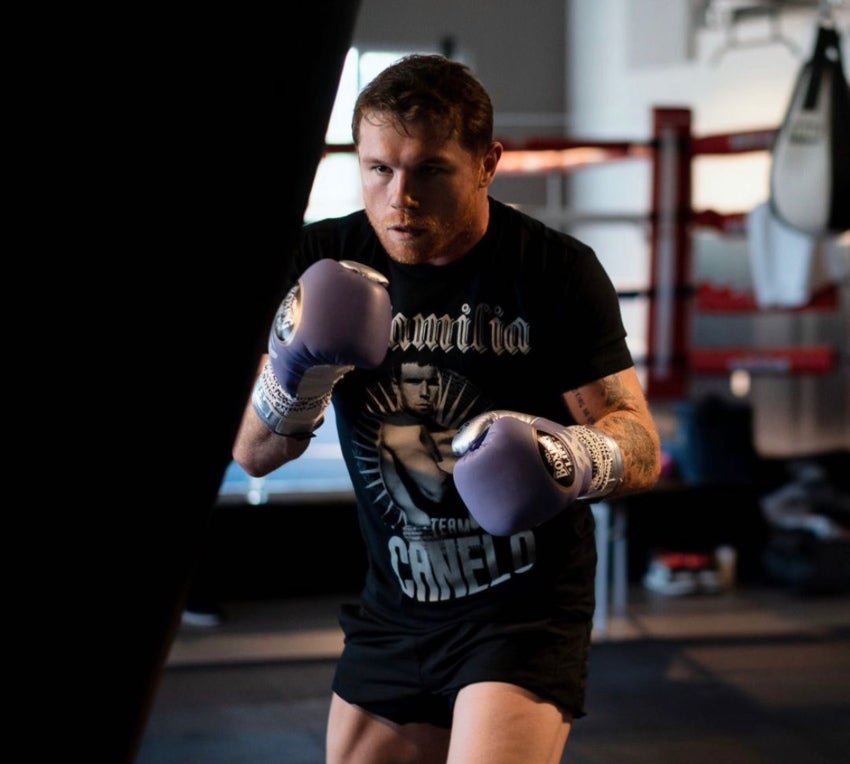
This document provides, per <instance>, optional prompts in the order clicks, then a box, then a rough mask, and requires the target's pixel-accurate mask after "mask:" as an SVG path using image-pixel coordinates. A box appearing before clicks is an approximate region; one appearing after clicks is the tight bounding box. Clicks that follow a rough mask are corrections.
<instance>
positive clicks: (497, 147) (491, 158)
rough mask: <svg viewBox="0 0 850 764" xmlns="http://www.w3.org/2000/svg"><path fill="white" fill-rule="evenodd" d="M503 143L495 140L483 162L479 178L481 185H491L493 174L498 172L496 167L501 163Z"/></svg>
mask: <svg viewBox="0 0 850 764" xmlns="http://www.w3.org/2000/svg"><path fill="white" fill-rule="evenodd" d="M502 150H503V149H502V144H501V143H499V142H498V141H494V142H493V143H492V145H491V146H490V148H489V149H488V150H487V153H486V154H485V155H484V159H483V161H482V163H481V177H480V178H479V180H478V183H479V185H480V186H482V187H484V186H489V185H490V184H491V183H492V182H493V176H495V174H496V167H497V166H498V165H499V160H500V159H501V158H502Z"/></svg>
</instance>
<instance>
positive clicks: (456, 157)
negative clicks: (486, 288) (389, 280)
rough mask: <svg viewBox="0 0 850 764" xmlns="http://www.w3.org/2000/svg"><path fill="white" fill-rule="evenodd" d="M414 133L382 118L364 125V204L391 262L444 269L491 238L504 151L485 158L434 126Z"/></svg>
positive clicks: (493, 151) (361, 146) (360, 150)
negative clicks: (494, 190)
mask: <svg viewBox="0 0 850 764" xmlns="http://www.w3.org/2000/svg"><path fill="white" fill-rule="evenodd" d="M410 133H411V134H410V135H406V134H403V133H401V132H399V130H398V129H397V128H396V126H395V125H394V124H393V123H392V122H391V121H390V120H388V119H383V118H382V115H380V114H374V113H372V114H367V115H366V117H365V118H364V119H363V120H362V121H361V123H360V143H359V145H358V149H357V153H358V157H359V162H360V175H361V183H362V189H363V203H364V206H365V209H366V213H367V215H368V216H369V221H370V222H371V224H372V226H373V228H374V229H375V233H376V234H377V236H378V239H379V240H380V242H381V244H382V245H383V247H384V249H385V250H386V251H387V253H388V254H389V255H390V257H392V258H393V259H394V260H397V261H398V262H401V263H411V264H418V263H431V264H433V265H443V264H445V263H449V262H452V261H453V260H456V259H457V258H459V257H461V256H462V255H464V254H466V252H467V251H469V249H470V248H471V247H472V245H474V244H475V243H476V242H477V241H478V239H479V238H480V237H481V236H482V235H483V234H484V231H485V230H486V227H487V219H488V217H487V216H488V201H487V187H488V186H489V185H490V182H491V181H492V178H493V173H494V172H495V169H496V164H497V163H498V156H499V152H500V150H501V147H498V148H494V149H491V151H490V152H488V155H487V156H485V157H483V158H481V157H476V156H474V155H472V154H470V153H469V152H468V151H467V150H466V149H464V148H463V147H462V146H461V145H460V144H459V143H458V141H457V139H456V138H451V139H449V140H448V141H446V140H444V139H443V138H442V137H437V136H436V135H435V134H434V132H433V131H431V130H429V129H428V126H427V125H421V124H420V125H414V126H412V128H411V130H410ZM496 146H498V144H496Z"/></svg>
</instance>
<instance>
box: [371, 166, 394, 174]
mask: <svg viewBox="0 0 850 764" xmlns="http://www.w3.org/2000/svg"><path fill="white" fill-rule="evenodd" d="M372 169H373V170H374V171H375V172H376V173H378V175H389V174H390V173H391V172H392V170H390V168H389V167H387V166H386V165H385V164H379V165H375V167H373V168H372Z"/></svg>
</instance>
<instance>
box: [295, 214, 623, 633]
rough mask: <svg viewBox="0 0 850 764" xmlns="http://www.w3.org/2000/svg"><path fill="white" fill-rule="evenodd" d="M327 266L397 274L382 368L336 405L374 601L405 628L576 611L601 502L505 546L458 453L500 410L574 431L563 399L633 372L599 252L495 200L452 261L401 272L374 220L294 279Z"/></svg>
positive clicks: (350, 227)
mask: <svg viewBox="0 0 850 764" xmlns="http://www.w3.org/2000/svg"><path fill="white" fill-rule="evenodd" d="M321 258H333V259H336V260H354V261H357V262H361V263H364V264H366V265H369V266H371V267H372V268H375V269H376V270H378V271H380V272H381V273H383V274H385V275H386V276H387V278H388V279H389V293H390V298H391V301H392V307H393V310H392V313H393V327H392V335H391V340H390V348H389V352H388V354H387V357H386V359H385V361H384V363H383V364H382V366H381V367H380V368H378V369H376V370H373V371H362V370H355V371H353V372H350V373H349V374H347V375H346V376H345V377H344V378H343V379H342V380H341V381H340V382H339V383H338V384H337V386H336V388H335V390H334V396H333V405H334V410H335V414H336V420H337V427H338V430H339V436H340V445H341V448H342V451H343V455H344V457H345V461H346V464H347V466H348V469H349V472H350V474H351V480H352V484H353V486H354V490H355V494H356V497H357V504H358V513H359V521H360V527H361V529H362V533H363V538H364V540H365V543H366V547H367V553H368V559H369V568H368V573H367V580H366V582H365V587H364V590H363V602H364V604H365V605H366V606H367V607H369V608H370V609H371V610H373V611H374V612H376V613H377V614H378V615H381V616H382V617H385V618H387V619H388V620H390V621H391V622H394V623H398V624H399V625H402V626H404V625H407V624H415V623H416V622H418V621H422V620H424V621H428V622H433V621H443V620H446V621H448V620H452V619H457V618H467V619H469V618H472V619H479V618H480V619H496V620H510V619H511V618H512V616H513V615H515V614H516V612H517V611H518V610H522V611H523V612H526V613H537V612H539V613H541V614H545V613H547V612H550V609H551V608H552V607H553V606H557V607H561V608H563V607H569V602H568V600H569V597H570V592H571V591H577V589H576V588H575V587H576V585H577V583H578V582H577V581H575V580H573V578H574V576H575V571H572V569H571V566H570V549H571V547H574V546H575V545H576V544H579V543H582V539H586V537H587V535H588V534H589V533H590V532H591V531H592V528H593V523H592V518H591V516H590V512H589V508H588V507H587V506H586V505H585V504H584V503H583V502H577V503H576V504H575V505H573V507H570V508H569V509H568V510H567V511H565V512H563V513H561V514H560V515H558V516H557V517H555V518H554V519H553V520H550V521H548V522H547V523H545V524H544V525H542V526H540V527H538V528H536V529H534V530H531V531H526V532H523V533H518V534H514V535H513V536H511V537H494V536H491V535H490V534H487V533H485V532H484V531H483V530H482V529H481V528H479V527H478V526H477V524H476V523H475V521H474V520H473V519H472V518H471V517H470V516H469V513H468V512H467V511H466V509H465V507H464V505H463V503H462V501H461V500H460V498H459V496H458V495H457V492H456V491H455V489H454V483H453V479H452V477H451V473H452V469H453V466H454V461H455V458H454V457H453V456H452V455H451V450H450V443H451V436H452V435H453V434H454V433H455V432H456V431H457V429H458V427H460V425H461V424H462V423H463V422H465V421H466V420H468V419H470V418H471V417H473V416H475V415H476V414H479V413H481V412H483V411H487V410H490V409H509V410H513V411H520V412H523V413H528V414H534V415H537V416H544V417H547V418H549V419H553V420H555V421H558V422H563V423H564V424H565V425H569V424H573V423H574V422H573V420H572V418H571V416H570V414H569V412H568V410H567V408H566V406H565V405H564V402H563V393H564V392H565V391H567V390H571V389H574V388H576V387H578V386H580V385H582V384H585V383H588V382H591V381H592V380H594V379H598V378H600V377H603V376H606V375H609V374H614V373H616V372H618V371H621V370H623V369H625V368H628V367H629V366H631V365H632V359H631V355H630V353H629V350H628V347H627V345H626V341H625V337H626V332H625V329H624V327H623V323H622V318H621V315H620V308H619V302H618V298H617V295H616V292H615V290H614V288H613V286H612V284H611V281H610V279H609V277H608V275H607V274H606V273H605V271H604V269H603V268H602V266H601V264H600V263H599V261H598V259H597V257H596V255H595V253H594V252H593V250H592V249H590V248H589V247H588V246H586V245H585V244H583V243H581V242H580V241H578V240H576V239H575V238H573V237H571V236H569V235H567V234H564V233H561V232H558V231H555V230H553V229H551V228H548V227H546V226H544V225H543V224H542V223H540V222H539V221H537V220H534V219H533V218H531V217H529V216H527V215H525V214H523V213H521V212H519V211H517V210H515V209H513V208H511V207H509V206H507V205H505V204H502V203H500V202H497V201H495V200H493V199H491V200H490V222H489V226H488V229H487V232H486V234H485V236H484V237H483V238H482V240H481V241H480V242H479V243H478V244H477V245H476V246H475V247H474V248H473V249H472V250H471V251H470V252H469V253H468V254H467V255H466V256H465V257H463V258H461V259H460V260H458V261H455V262H454V263H451V264H450V265H446V266H433V265H403V264H400V263H396V262H394V261H393V260H391V259H390V258H389V256H388V255H387V254H386V252H385V251H384V249H383V247H382V246H381V244H380V242H379V241H378V238H377V237H376V236H375V234H374V232H373V230H372V228H371V226H370V224H369V221H368V219H367V217H366V214H365V213H364V212H363V211H358V212H355V213H353V214H351V215H348V216H346V217H342V218H337V219H332V220H324V221H319V222H317V223H313V224H310V225H307V226H305V227H304V229H303V233H302V236H301V242H300V246H299V251H298V252H297V253H296V256H295V257H294V258H293V268H292V270H291V273H290V283H294V281H295V279H296V277H297V274H299V273H300V272H301V271H303V270H304V268H306V267H307V265H309V264H310V263H311V262H314V261H315V260H318V259H321ZM329 309H332V306H329ZM328 532H333V530H332V529H329V531H328ZM586 583H587V582H586V581H584V582H582V584H583V586H584V585H586ZM585 590H586V587H585V588H582V591H585Z"/></svg>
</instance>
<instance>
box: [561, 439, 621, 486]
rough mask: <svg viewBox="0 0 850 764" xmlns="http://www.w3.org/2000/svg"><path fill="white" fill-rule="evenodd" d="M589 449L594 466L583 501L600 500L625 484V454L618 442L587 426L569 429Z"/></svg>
mask: <svg viewBox="0 0 850 764" xmlns="http://www.w3.org/2000/svg"><path fill="white" fill-rule="evenodd" d="M567 429H568V430H569V431H570V433H571V434H573V435H574V436H575V437H576V438H578V440H579V441H580V442H581V444H582V445H583V446H584V447H585V448H586V449H587V452H588V454H589V456H590V462H591V464H592V473H591V477H590V484H589V485H588V487H587V489H586V490H585V491H584V492H583V493H582V494H581V496H580V497H579V498H581V499H600V498H602V497H603V496H607V495H608V494H610V493H613V492H614V491H616V490H617V488H619V487H620V484H621V483H622V482H623V453H622V451H620V447H619V446H618V445H617V442H616V441H615V440H614V439H613V438H612V437H610V436H609V435H606V434H605V433H604V432H602V430H598V429H596V428H595V427H587V426H585V425H574V426H572V427H569V428H567Z"/></svg>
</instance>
